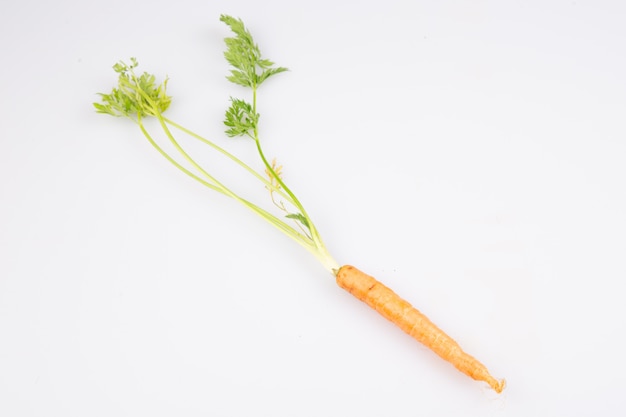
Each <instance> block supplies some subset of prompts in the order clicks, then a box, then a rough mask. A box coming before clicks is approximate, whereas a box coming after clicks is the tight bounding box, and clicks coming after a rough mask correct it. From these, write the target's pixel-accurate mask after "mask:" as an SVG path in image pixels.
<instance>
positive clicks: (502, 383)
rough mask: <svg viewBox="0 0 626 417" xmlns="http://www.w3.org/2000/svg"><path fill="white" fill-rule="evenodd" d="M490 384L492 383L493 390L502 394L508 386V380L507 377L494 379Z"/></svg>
mask: <svg viewBox="0 0 626 417" xmlns="http://www.w3.org/2000/svg"><path fill="white" fill-rule="evenodd" d="M489 385H491V388H493V390H494V391H495V392H497V393H498V394H500V393H501V392H502V391H503V390H504V388H505V387H506V380H505V379H501V380H499V381H498V380H496V379H494V380H493V381H491V383H490V384H489Z"/></svg>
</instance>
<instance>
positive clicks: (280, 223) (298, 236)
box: [94, 15, 339, 274]
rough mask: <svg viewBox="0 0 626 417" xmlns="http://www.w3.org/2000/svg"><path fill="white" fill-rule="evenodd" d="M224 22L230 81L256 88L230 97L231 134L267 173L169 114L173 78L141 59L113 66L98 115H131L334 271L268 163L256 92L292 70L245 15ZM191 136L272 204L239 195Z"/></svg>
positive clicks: (177, 157) (177, 161)
mask: <svg viewBox="0 0 626 417" xmlns="http://www.w3.org/2000/svg"><path fill="white" fill-rule="evenodd" d="M220 20H221V21H222V22H224V23H225V24H226V25H227V26H228V27H229V28H230V30H231V31H232V32H233V34H234V35H235V36H233V37H230V38H226V39H225V43H226V51H225V52H224V57H225V58H226V60H227V61H228V63H229V64H230V66H231V67H232V69H231V70H230V75H229V76H227V79H228V80H229V81H231V82H232V83H234V84H238V85H241V86H243V87H246V88H249V89H250V90H251V101H246V100H244V99H240V98H233V97H231V99H230V107H229V108H228V110H226V113H225V119H224V125H225V126H226V132H225V133H226V135H227V136H228V137H236V136H243V137H247V138H249V139H251V140H252V141H253V142H254V146H255V147H256V151H257V153H258V155H259V157H260V159H261V162H262V171H261V172H259V170H256V169H254V168H252V167H251V166H249V165H248V164H246V163H245V162H243V161H242V160H240V159H239V158H237V157H236V156H235V155H233V154H231V153H230V152H228V151H227V150H226V149H224V148H223V147H222V146H220V145H218V144H217V143H215V142H214V141H211V140H209V139H206V138H204V137H203V136H201V135H199V134H197V133H195V132H193V131H191V130H189V129H187V128H185V127H183V126H181V125H180V124H178V123H176V122H174V121H172V120H170V119H168V118H167V117H165V115H164V113H165V112H166V110H167V109H168V108H169V106H170V104H171V102H172V98H171V97H170V96H169V95H168V94H167V84H168V79H165V80H164V81H162V82H160V83H158V82H157V80H156V77H155V76H154V75H152V74H149V73H147V72H143V73H138V72H137V71H136V69H137V67H138V65H139V63H138V61H137V59H136V58H131V59H130V64H127V63H125V62H122V61H120V62H118V63H116V64H115V65H114V66H113V70H114V71H115V72H116V73H117V75H118V79H117V86H116V87H114V88H113V89H112V91H111V92H110V93H108V94H102V93H101V94H99V96H100V98H101V101H100V102H99V103H94V107H95V108H96V111H97V112H98V113H103V114H108V115H111V116H116V117H126V118H128V119H130V120H132V121H133V122H135V123H136V124H137V126H138V127H139V129H140V130H141V132H142V134H143V135H144V136H145V138H146V139H147V140H148V142H149V143H150V144H151V145H152V146H153V147H154V148H155V149H156V150H157V151H158V152H159V153H160V154H161V155H162V156H163V157H164V158H165V159H166V160H167V161H169V162H170V163H171V164H172V165H173V166H175V167H176V168H178V169H179V170H180V171H182V172H183V173H185V174H186V175H188V176H189V177H191V178H193V179H194V180H196V181H198V182H199V183H200V184H202V185H204V186H206V187H208V188H210V189H212V190H214V191H217V192H219V193H221V194H224V195H226V196H228V197H231V198H233V199H234V200H236V201H237V202H239V203H241V204H243V205H244V206H245V207H247V208H248V209H250V210H251V211H252V212H254V213H255V214H257V215H258V216H260V217H261V218H263V219H264V220H266V221H267V222H269V223H270V224H271V225H273V226H274V227H276V228H277V229H278V230H280V231H281V232H283V233H284V234H285V235H287V236H288V237H290V238H291V239H293V240H294V241H296V242H297V243H299V244H300V245H302V246H303V247H304V248H305V249H306V250H308V251H309V252H310V253H312V254H313V255H314V256H315V257H316V258H317V259H318V260H319V261H320V262H321V263H322V265H323V266H324V267H325V268H326V269H327V270H329V271H330V272H332V273H333V274H335V273H336V271H337V270H339V265H338V264H337V262H336V261H335V260H334V259H333V258H332V257H331V256H330V254H329V253H328V250H327V249H326V246H325V245H324V242H323V241H322V238H321V236H320V234H319V232H318V230H317V228H316V227H315V224H314V223H313V221H312V219H311V217H310V216H309V214H308V213H307V212H306V210H305V209H304V206H303V205H302V203H301V202H300V200H298V198H297V197H296V195H295V194H294V193H293V191H292V190H291V189H290V188H289V187H288V186H287V184H285V182H284V180H283V178H282V175H281V174H282V167H281V166H279V165H277V163H276V161H275V160H273V161H272V162H271V163H270V162H269V161H268V159H267V157H266V156H265V153H264V152H263V147H262V145H261V140H260V138H259V129H258V124H259V118H260V116H259V113H258V109H257V91H258V88H259V86H260V85H261V84H262V83H263V82H264V81H266V80H267V79H268V78H270V77H271V76H273V75H276V74H279V73H281V72H284V71H287V68H284V67H276V66H274V63H273V62H272V61H270V60H268V59H265V58H263V57H262V56H261V52H260V50H259V47H258V45H257V44H256V43H255V42H254V40H253V38H252V35H251V34H250V32H249V31H248V30H247V29H246V27H245V26H244V23H243V22H242V21H241V20H240V19H235V18H233V17H231V16H227V15H222V16H221V17H220ZM148 118H154V119H156V120H157V122H158V126H159V127H160V130H161V131H162V134H164V135H165V138H166V141H168V142H169V144H170V145H171V146H169V147H170V148H172V149H173V150H166V149H165V147H164V146H162V145H160V144H159V142H158V141H157V140H156V139H155V136H154V135H153V133H151V132H150V131H149V128H148V126H147V125H146V123H145V122H144V121H145V120H146V119H148ZM181 134H183V135H187V136H190V137H191V138H194V139H196V140H198V141H200V142H201V143H203V144H204V145H206V146H208V147H210V148H212V149H213V150H214V151H217V152H218V153H220V154H221V155H222V156H224V157H226V158H228V159H230V160H231V161H232V162H233V163H235V164H236V165H238V166H239V167H240V168H242V169H243V170H245V171H246V172H247V173H248V174H250V175H252V176H253V177H254V178H256V179H257V180H258V181H259V182H260V183H261V185H263V186H264V187H265V188H266V189H267V190H268V191H269V194H270V202H271V205H270V207H269V208H264V207H263V206H262V205H259V204H257V203H254V202H252V201H250V200H249V199H247V198H245V197H244V196H242V195H240V194H239V193H237V192H235V191H234V190H233V189H232V188H230V187H229V186H228V185H226V184H225V183H223V182H221V181H220V180H218V178H217V176H215V175H214V174H212V173H209V171H208V170H207V169H206V168H205V167H204V166H203V165H201V163H200V162H198V161H197V158H195V157H194V156H193V155H192V154H191V153H189V152H188V151H187V150H186V149H185V148H183V146H182V144H181V141H180V140H179V139H178V136H177V135H181Z"/></svg>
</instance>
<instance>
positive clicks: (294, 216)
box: [285, 213, 310, 229]
mask: <svg viewBox="0 0 626 417" xmlns="http://www.w3.org/2000/svg"><path fill="white" fill-rule="evenodd" d="M285 217H286V218H288V219H293V220H297V221H299V222H300V223H301V224H302V225H303V226H304V227H306V228H307V229H310V227H309V221H308V220H307V218H306V217H304V215H302V214H300V213H290V214H288V215H286V216H285Z"/></svg>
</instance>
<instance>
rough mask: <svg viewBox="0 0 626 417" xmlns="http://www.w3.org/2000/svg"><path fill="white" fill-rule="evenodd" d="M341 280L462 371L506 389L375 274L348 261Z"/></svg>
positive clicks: (339, 272)
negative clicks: (364, 271)
mask: <svg viewBox="0 0 626 417" xmlns="http://www.w3.org/2000/svg"><path fill="white" fill-rule="evenodd" d="M337 284H338V285H339V286H340V287H341V288H343V289H345V290H346V291H348V292H349V293H351V294H352V295H354V296H355V297H356V298H358V299H359V300H361V301H363V302H365V303H366V304H367V305H369V306H370V307H371V308H373V309H374V310H376V311H378V312H379V313H380V314H381V315H382V316H383V317H385V318H386V319H387V320H389V321H391V322H392V323H394V324H395V325H397V326H398V327H400V328H401V329H402V330H404V332H406V333H407V334H409V335H410V336H411V337H413V338H414V339H416V340H417V341H419V342H421V343H423V344H424V345H425V346H427V347H428V348H429V349H431V350H432V351H433V352H435V353H436V354H437V355H439V356H441V357H442V358H443V359H445V360H446V361H448V362H450V363H451V364H452V365H454V366H455V367H456V368H457V369H458V370H459V371H461V372H463V373H464V374H466V375H468V376H470V377H472V378H474V379H475V380H478V381H484V382H486V383H487V384H489V386H490V387H491V388H493V389H494V390H495V391H496V392H497V393H500V392H502V390H503V389H504V385H505V382H504V380H500V381H498V380H497V379H495V378H494V377H492V376H491V374H490V373H489V371H488V370H487V368H486V367H485V365H483V364H482V363H480V362H479V361H478V360H476V359H475V358H474V357H472V356H470V355H468V354H467V353H465V352H464V351H463V350H462V349H461V347H460V346H459V344H458V343H457V342H455V341H454V339H452V338H451V337H450V336H448V335H447V334H445V333H444V332H443V331H442V330H441V329H440V328H439V327H437V326H435V325H434V324H433V323H432V322H431V321H430V320H429V319H428V317H426V316H425V315H424V314H422V313H421V312H420V311H418V310H417V309H416V308H415V307H413V306H412V305H411V304H409V303H408V302H407V301H405V300H403V299H402V298H401V297H400V296H398V295H397V294H396V293H395V292H393V291H392V290H391V289H389V288H388V287H386V286H385V285H383V284H382V283H380V282H379V281H377V280H376V279H375V278H373V277H371V276H369V275H367V274H365V273H363V272H361V271H359V270H358V269H357V268H355V267H353V266H350V265H344V266H342V267H341V268H340V269H339V271H338V272H337Z"/></svg>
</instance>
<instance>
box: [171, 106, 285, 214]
mask: <svg viewBox="0 0 626 417" xmlns="http://www.w3.org/2000/svg"><path fill="white" fill-rule="evenodd" d="M163 120H164V121H165V122H166V123H167V124H169V125H171V126H173V127H175V128H176V129H178V130H180V131H182V132H184V133H186V134H188V135H189V136H191V137H193V138H195V139H197V140H199V141H200V142H202V143H204V144H205V145H208V146H210V147H212V148H213V149H215V150H216V151H218V152H220V153H221V154H222V155H224V156H226V157H228V158H230V159H231V160H232V161H233V162H235V163H236V164H237V165H239V166H241V167H242V168H244V169H245V170H246V171H248V172H249V173H250V174H252V175H253V176H254V177H255V178H256V179H258V180H259V181H261V182H262V183H263V184H264V185H265V186H266V187H268V188H270V189H271V188H272V185H271V183H270V182H269V181H268V180H267V179H266V178H265V177H264V176H262V175H261V174H259V173H258V172H256V171H255V170H254V169H252V168H251V167H250V166H249V165H248V164H246V163H245V162H243V161H242V160H240V159H239V158H237V157H236V156H235V155H233V154H231V153H230V152H228V151H227V150H225V149H224V148H222V147H221V146H219V145H217V144H215V143H213V142H211V141H210V140H208V139H206V138H204V137H202V136H200V135H198V134H197V133H195V132H193V131H191V130H189V129H187V128H185V127H183V126H181V125H179V124H178V123H175V122H174V121H172V120H170V119H168V118H167V117H163ZM274 192H275V193H276V194H278V195H280V196H281V197H283V198H284V199H285V200H287V201H288V202H289V203H291V204H294V203H293V201H292V199H291V197H290V196H289V195H288V194H286V193H285V192H283V191H282V190H280V189H279V190H274Z"/></svg>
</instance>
